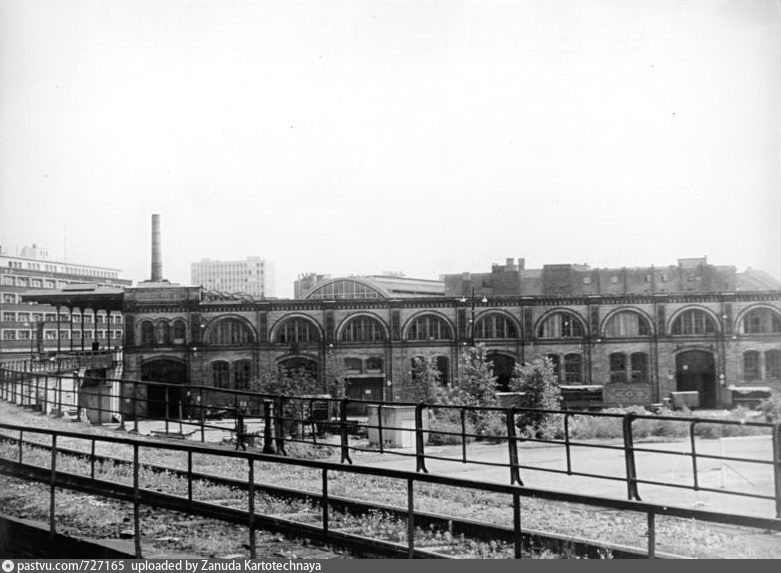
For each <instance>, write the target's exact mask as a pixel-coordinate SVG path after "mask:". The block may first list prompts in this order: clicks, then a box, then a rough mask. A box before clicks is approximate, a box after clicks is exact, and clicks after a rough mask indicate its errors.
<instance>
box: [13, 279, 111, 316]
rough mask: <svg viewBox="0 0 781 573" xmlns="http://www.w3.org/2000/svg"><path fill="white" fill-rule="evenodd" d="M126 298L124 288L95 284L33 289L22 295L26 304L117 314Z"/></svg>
mask: <svg viewBox="0 0 781 573" xmlns="http://www.w3.org/2000/svg"><path fill="white" fill-rule="evenodd" d="M124 298H125V289H124V288H121V287H106V286H98V285H95V284H73V285H68V286H66V287H64V288H61V289H32V290H29V291H27V292H24V293H22V300H23V301H24V302H37V303H39V304H49V305H52V306H65V307H70V308H81V309H85V308H92V309H96V310H111V311H117V312H121V311H122V307H123V301H124Z"/></svg>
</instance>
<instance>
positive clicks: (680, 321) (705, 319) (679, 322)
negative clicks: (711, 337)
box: [672, 308, 716, 334]
mask: <svg viewBox="0 0 781 573" xmlns="http://www.w3.org/2000/svg"><path fill="white" fill-rule="evenodd" d="M715 332H716V323H715V322H714V320H713V318H712V317H711V316H710V315H709V314H708V313H707V312H705V311H704V310H700V309H698V308H693V309H691V310H687V311H684V312H682V313H681V314H680V315H679V316H678V317H676V319H675V321H674V322H673V328H672V333H673V334H714V333H715Z"/></svg>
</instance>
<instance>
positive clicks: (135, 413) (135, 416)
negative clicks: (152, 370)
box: [132, 381, 138, 434]
mask: <svg viewBox="0 0 781 573" xmlns="http://www.w3.org/2000/svg"><path fill="white" fill-rule="evenodd" d="M137 397H138V390H137V388H136V383H135V381H133V430H132V431H133V432H135V433H136V434H137V433H138V407H137V405H136V402H137V401H138V399H137Z"/></svg>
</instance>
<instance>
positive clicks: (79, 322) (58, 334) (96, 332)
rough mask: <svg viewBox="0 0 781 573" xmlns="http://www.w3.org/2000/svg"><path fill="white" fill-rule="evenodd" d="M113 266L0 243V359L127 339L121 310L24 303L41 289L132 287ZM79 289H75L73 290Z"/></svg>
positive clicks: (33, 248)
mask: <svg viewBox="0 0 781 573" xmlns="http://www.w3.org/2000/svg"><path fill="white" fill-rule="evenodd" d="M119 273H120V271H119V270H118V269H114V268H108V267H97V266H92V265H84V264H77V263H73V262H61V261H55V260H51V259H50V258H49V252H48V251H47V250H46V249H44V248H41V247H39V246H37V245H32V246H31V247H23V248H22V249H20V251H19V254H18V255H11V254H10V253H8V252H6V251H5V250H4V249H3V248H2V247H0V358H10V357H30V356H38V355H40V354H43V353H46V352H54V351H56V350H57V349H58V348H60V349H72V348H73V349H81V348H84V347H86V348H87V349H90V348H92V345H93V343H98V345H100V346H101V347H102V348H107V347H113V346H118V345H121V344H122V330H123V326H122V324H123V321H122V315H121V313H120V312H113V313H106V312H105V311H101V312H97V313H94V312H84V310H85V309H80V308H78V307H76V306H66V307H63V306H61V307H59V308H57V307H54V306H51V305H48V304H36V303H30V302H23V301H22V295H23V294H24V293H27V294H29V293H31V292H35V291H40V292H41V293H43V292H46V291H49V290H56V289H59V290H62V289H71V290H72V289H74V288H75V285H91V287H92V288H97V289H100V288H106V287H115V288H116V287H125V286H131V285H132V284H133V283H132V281H130V280H127V279H122V278H120V277H119ZM74 292H75V291H74Z"/></svg>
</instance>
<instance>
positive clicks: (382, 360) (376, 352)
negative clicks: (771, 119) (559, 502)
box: [28, 258, 781, 407]
mask: <svg viewBox="0 0 781 573" xmlns="http://www.w3.org/2000/svg"><path fill="white" fill-rule="evenodd" d="M310 286H311V288H308V290H307V291H306V292H304V293H303V294H302V295H301V298H298V299H286V300H283V299H256V298H251V297H247V296H244V297H240V296H235V295H229V294H220V293H214V292H211V291H207V290H204V289H202V288H201V287H192V286H175V285H170V284H167V283H165V282H149V283H147V284H144V283H141V285H139V286H138V287H137V288H125V289H124V290H123V292H122V293H121V295H117V296H121V299H122V300H121V307H122V313H123V315H124V324H125V333H124V351H125V352H124V357H125V365H124V373H125V377H126V378H128V379H144V380H159V381H165V382H174V383H178V384H182V385H183V386H186V385H195V384H197V385H206V386H213V387H218V388H231V389H245V388H246V389H250V388H251V386H252V381H253V380H255V379H257V378H258V376H259V374H260V372H261V371H262V369H264V368H269V367H276V366H285V367H287V368H298V367H304V368H306V369H308V370H309V371H310V372H312V373H313V374H314V375H315V376H316V377H317V379H318V380H319V381H320V382H321V383H322V385H323V391H326V390H327V388H328V387H329V385H330V384H331V383H332V382H333V380H334V379H335V378H336V377H340V378H342V379H344V380H345V382H346V385H347V391H348V396H349V397H353V398H364V399H371V400H380V399H382V400H388V401H392V400H396V401H406V400H414V399H416V396H417V395H416V383H415V380H414V377H413V369H412V360H413V359H414V358H415V357H420V356H433V357H435V358H436V360H437V364H438V367H439V369H440V370H441V372H442V375H443V381H444V383H451V381H452V380H453V379H454V378H455V376H456V375H457V368H458V353H459V350H460V349H461V348H462V347H463V346H465V345H468V344H471V343H473V342H474V343H483V344H485V346H486V347H487V349H488V351H489V352H490V356H491V359H492V361H493V362H494V368H495V373H496V374H497V375H498V377H499V382H500V384H503V385H505V384H506V383H507V382H508V380H509V377H510V375H511V373H512V370H513V366H514V365H515V364H517V363H523V362H524V361H528V360H530V359H533V358H535V357H538V356H549V357H550V358H551V359H552V360H553V362H554V364H555V366H556V369H557V375H558V377H559V381H560V384H561V385H562V386H578V385H593V386H599V387H601V389H602V395H603V401H604V405H605V406H615V405H623V406H626V405H633V404H639V405H650V404H653V403H659V402H661V401H663V400H664V398H665V397H667V396H669V395H670V393H671V392H674V391H696V392H698V393H699V406H700V407H723V406H726V405H729V400H730V391H728V388H729V387H750V386H763V387H770V388H773V389H775V390H777V391H781V290H780V287H779V284H778V282H777V281H776V280H775V279H773V278H771V277H770V276H769V275H767V274H765V273H762V272H760V271H751V270H747V271H746V272H742V273H738V272H737V271H736V269H735V267H731V266H716V265H712V264H709V263H708V262H707V260H706V259H705V258H699V259H681V260H679V261H678V264H677V265H671V266H667V267H645V268H621V269H595V268H590V267H588V266H586V265H545V266H544V267H543V268H542V269H526V268H525V267H524V261H523V260H522V259H519V260H518V261H517V262H515V261H514V260H512V259H508V260H507V261H506V264H504V265H494V266H493V268H492V269H491V272H487V273H482V274H469V273H464V274H459V275H447V276H445V277H443V280H441V281H425V280H418V279H408V278H404V277H398V276H395V277H393V276H392V277H346V278H335V279H330V278H325V277H322V276H321V277H319V278H318V280H315V281H313V284H311V285H310ZM73 294H74V293H71V297H72V296H73ZM28 298H29V300H37V301H38V302H47V303H50V304H56V302H57V293H56V292H52V291H50V292H48V293H39V294H36V295H32V296H30V297H28ZM69 304H72V305H73V304H76V305H78V304H77V303H76V302H75V301H74V300H73V299H72V298H71V299H69Z"/></svg>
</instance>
